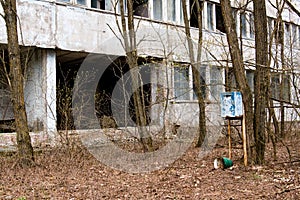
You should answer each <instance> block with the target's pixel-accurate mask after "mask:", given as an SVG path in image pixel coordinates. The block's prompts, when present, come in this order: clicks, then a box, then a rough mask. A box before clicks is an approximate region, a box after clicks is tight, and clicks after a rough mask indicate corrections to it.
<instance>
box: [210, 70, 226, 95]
mask: <svg viewBox="0 0 300 200" xmlns="http://www.w3.org/2000/svg"><path fill="white" fill-rule="evenodd" d="M222 85H223V78H222V69H221V68H220V67H216V66H213V67H211V68H210V95H211V97H212V100H215V99H218V98H219V95H220V93H221V92H222Z"/></svg>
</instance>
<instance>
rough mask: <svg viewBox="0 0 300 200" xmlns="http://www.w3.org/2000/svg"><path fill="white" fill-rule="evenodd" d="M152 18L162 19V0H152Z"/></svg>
mask: <svg viewBox="0 0 300 200" xmlns="http://www.w3.org/2000/svg"><path fill="white" fill-rule="evenodd" d="M153 18H154V19H156V20H162V0H153Z"/></svg>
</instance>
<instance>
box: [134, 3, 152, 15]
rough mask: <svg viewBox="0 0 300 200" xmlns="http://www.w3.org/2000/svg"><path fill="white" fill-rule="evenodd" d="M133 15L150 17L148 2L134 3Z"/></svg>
mask: <svg viewBox="0 0 300 200" xmlns="http://www.w3.org/2000/svg"><path fill="white" fill-rule="evenodd" d="M133 14H134V15H136V16H141V17H148V0H139V1H133Z"/></svg>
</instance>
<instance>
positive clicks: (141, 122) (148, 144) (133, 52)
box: [119, 0, 153, 151]
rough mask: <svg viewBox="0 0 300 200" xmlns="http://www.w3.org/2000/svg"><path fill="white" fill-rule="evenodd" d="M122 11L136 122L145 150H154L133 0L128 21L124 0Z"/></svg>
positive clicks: (130, 2) (130, 3)
mask: <svg viewBox="0 0 300 200" xmlns="http://www.w3.org/2000/svg"><path fill="white" fill-rule="evenodd" d="M119 3H120V12H121V22H122V28H121V29H120V31H121V33H122V36H123V41H124V48H125V51H126V58H127V62H128V65H129V68H130V74H131V79H132V88H133V89H137V91H134V93H133V103H134V108H135V114H136V123H137V125H138V129H139V134H140V140H141V142H142V144H143V148H144V151H152V150H153V146H152V138H151V136H150V134H149V133H148V131H147V129H146V125H147V118H146V112H145V105H144V97H143V91H142V87H140V86H141V77H140V74H139V71H138V70H137V69H136V68H137V67H138V62H137V60H138V52H137V42H136V34H135V27H134V16H133V14H134V10H133V0H127V23H126V17H125V7H124V2H123V0H121V1H119Z"/></svg>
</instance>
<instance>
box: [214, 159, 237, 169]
mask: <svg viewBox="0 0 300 200" xmlns="http://www.w3.org/2000/svg"><path fill="white" fill-rule="evenodd" d="M232 166H233V162H232V160H230V159H229V158H226V157H221V158H216V159H215V160H214V168H215V169H219V168H221V169H226V168H230V167H232Z"/></svg>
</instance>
